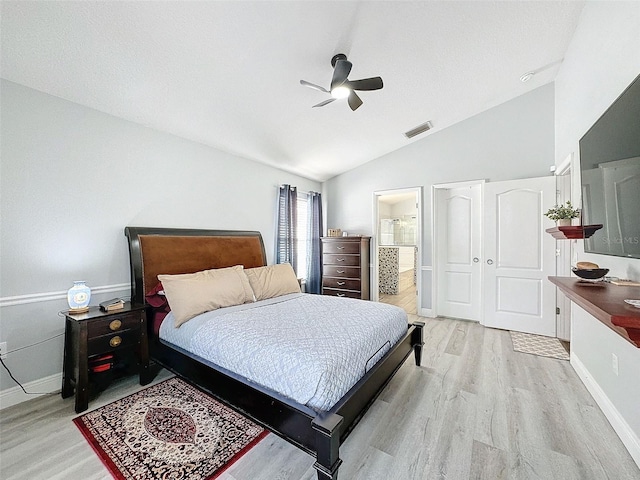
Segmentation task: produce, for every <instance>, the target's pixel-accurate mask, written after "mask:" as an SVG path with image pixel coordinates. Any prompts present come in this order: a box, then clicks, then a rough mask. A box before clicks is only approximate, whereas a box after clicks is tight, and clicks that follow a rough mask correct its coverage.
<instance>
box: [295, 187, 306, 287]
mask: <svg viewBox="0 0 640 480" xmlns="http://www.w3.org/2000/svg"><path fill="white" fill-rule="evenodd" d="M296 210H297V214H298V219H297V222H296V225H295V238H296V243H297V246H298V248H297V250H298V255H297V261H298V262H297V263H298V271H297V272H296V274H297V275H298V278H307V252H308V250H309V239H308V238H307V230H308V229H307V194H306V193H302V192H298V199H297V202H296Z"/></svg>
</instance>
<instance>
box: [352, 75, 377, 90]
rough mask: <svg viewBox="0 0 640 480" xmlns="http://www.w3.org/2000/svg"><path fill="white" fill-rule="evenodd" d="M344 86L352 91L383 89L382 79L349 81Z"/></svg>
mask: <svg viewBox="0 0 640 480" xmlns="http://www.w3.org/2000/svg"><path fill="white" fill-rule="evenodd" d="M344 85H345V87H349V88H350V89H352V90H380V89H381V88H382V87H383V84H382V78H380V77H372V78H363V79H362V80H347V81H346V82H345V83H344Z"/></svg>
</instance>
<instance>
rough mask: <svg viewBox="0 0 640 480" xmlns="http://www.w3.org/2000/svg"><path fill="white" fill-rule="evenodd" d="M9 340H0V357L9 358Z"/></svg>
mask: <svg viewBox="0 0 640 480" xmlns="http://www.w3.org/2000/svg"><path fill="white" fill-rule="evenodd" d="M7 352H8V350H7V342H0V358H7Z"/></svg>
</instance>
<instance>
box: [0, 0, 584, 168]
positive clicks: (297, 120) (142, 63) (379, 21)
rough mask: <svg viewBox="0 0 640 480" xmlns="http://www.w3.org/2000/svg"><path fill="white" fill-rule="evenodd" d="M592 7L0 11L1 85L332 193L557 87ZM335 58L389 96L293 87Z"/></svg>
mask: <svg viewBox="0 0 640 480" xmlns="http://www.w3.org/2000/svg"><path fill="white" fill-rule="evenodd" d="M583 5H584V2H582V1H559V2H554V1H510V2H495V1H471V2H455V1H402V2H400V1H387V2H384V1H358V2H348V1H345V2H338V1H335V2H328V1H286V2H285V1H258V2H249V1H203V2H180V1H173V2H144V1H139V2H136V1H129V2H109V1H104V2H100V1H98V2H57V1H52V2H44V1H41V2H25V1H17V2H14V1H3V2H2V7H1V8H2V18H1V29H2V65H1V66H2V68H1V72H0V73H1V75H2V77H3V78H5V79H7V80H10V81H13V82H17V83H20V84H23V85H26V86H28V87H32V88H34V89H37V90H40V91H43V92H46V93H48V94H51V95H55V96H58V97H61V98H64V99H67V100H70V101H72V102H76V103H79V104H82V105H86V106H88V107H92V108H95V109H97V110H100V111H102V112H106V113H109V114H111V115H115V116H117V117H121V118H123V119H126V120H130V121H133V122H137V123H140V124H143V125H147V126H149V127H152V128H155V129H157V130H161V131H164V132H169V133H172V134H175V135H178V136H181V137H184V138H187V139H190V140H194V141H197V142H201V143H203V144H206V145H210V146H213V147H215V148H217V149H220V150H222V151H225V152H229V153H233V154H236V155H239V156H242V157H245V158H249V159H253V160H257V161H259V162H264V163H267V164H270V165H273V166H276V167H278V168H281V169H283V170H287V171H290V172H294V173H297V174H299V175H302V176H304V177H308V178H311V179H315V180H318V181H323V180H326V179H328V178H330V177H332V176H334V175H337V174H339V173H341V172H344V171H346V170H349V169H351V168H353V167H355V166H357V165H361V164H363V163H365V162H367V161H370V160H372V159H374V158H377V157H379V156H382V155H384V154H386V153H389V152H391V151H393V150H396V149H399V148H401V147H403V146H405V145H407V144H408V143H409V142H411V141H417V140H419V139H421V138H424V137H425V136H427V135H430V134H431V133H426V134H423V135H421V136H418V137H415V138H414V139H413V140H408V139H407V138H406V137H405V136H404V135H403V133H404V132H406V131H408V130H410V129H412V128H414V127H416V126H417V125H419V124H422V123H424V122H426V121H431V122H432V123H433V126H434V128H433V130H431V132H435V131H437V130H440V129H443V128H446V127H448V126H450V125H452V124H454V123H456V122H459V121H461V120H464V119H466V118H469V117H471V116H473V115H476V114H478V113H480V112H482V111H483V110H486V109H488V108H491V107H494V106H496V105H499V104H500V103H503V102H505V101H508V100H510V99H512V98H514V97H516V96H519V95H522V94H524V93H526V92H528V91H530V90H532V89H535V88H537V87H539V86H541V85H544V84H546V83H549V82H552V81H553V80H554V77H555V75H556V73H557V71H558V69H559V67H560V63H561V62H562V59H563V56H564V53H565V51H566V49H567V47H568V45H569V42H570V40H571V37H572V35H573V32H574V30H575V28H576V25H577V23H578V18H579V15H580V12H581V10H582V7H583ZM336 53H345V54H346V55H347V56H348V59H349V60H350V61H351V62H352V63H353V69H352V71H351V74H350V75H349V78H350V79H357V78H365V77H371V76H378V75H379V76H381V77H382V79H383V81H384V88H383V89H382V90H379V91H373V92H362V93H361V95H360V97H361V98H362V100H363V101H364V104H363V105H362V106H361V107H360V108H359V109H357V110H356V111H351V109H350V108H349V107H348V105H347V104H346V101H345V100H338V101H334V102H333V103H331V104H329V105H326V106H324V107H320V108H311V107H312V106H313V105H315V104H317V103H319V102H321V101H323V100H326V99H327V98H328V96H327V94H325V93H323V92H320V91H317V90H313V89H310V88H305V87H303V86H301V85H300V83H299V81H300V80H301V79H304V80H307V81H309V82H312V83H315V84H319V85H321V86H323V87H326V88H328V87H329V83H330V80H331V75H332V67H331V64H330V60H331V57H332V56H333V55H334V54H336ZM526 72H534V75H533V77H532V78H531V79H530V80H529V81H527V82H521V81H520V77H521V76H522V75H523V74H524V73H526ZM176 161H179V159H176Z"/></svg>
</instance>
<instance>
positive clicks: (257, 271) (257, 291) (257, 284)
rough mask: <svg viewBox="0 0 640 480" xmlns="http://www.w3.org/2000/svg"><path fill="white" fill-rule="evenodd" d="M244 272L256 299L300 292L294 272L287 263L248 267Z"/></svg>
mask: <svg viewBox="0 0 640 480" xmlns="http://www.w3.org/2000/svg"><path fill="white" fill-rule="evenodd" d="M244 272H245V273H246V274H247V277H248V278H249V283H250V284H251V288H252V289H253V294H254V295H255V296H256V300H265V299H267V298H273V297H279V296H280V295H286V294H287V293H300V284H299V283H298V279H297V278H296V273H295V272H294V271H293V267H291V265H289V264H288V263H280V264H278V265H269V266H267V267H257V268H248V269H247V270H245V271H244Z"/></svg>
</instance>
